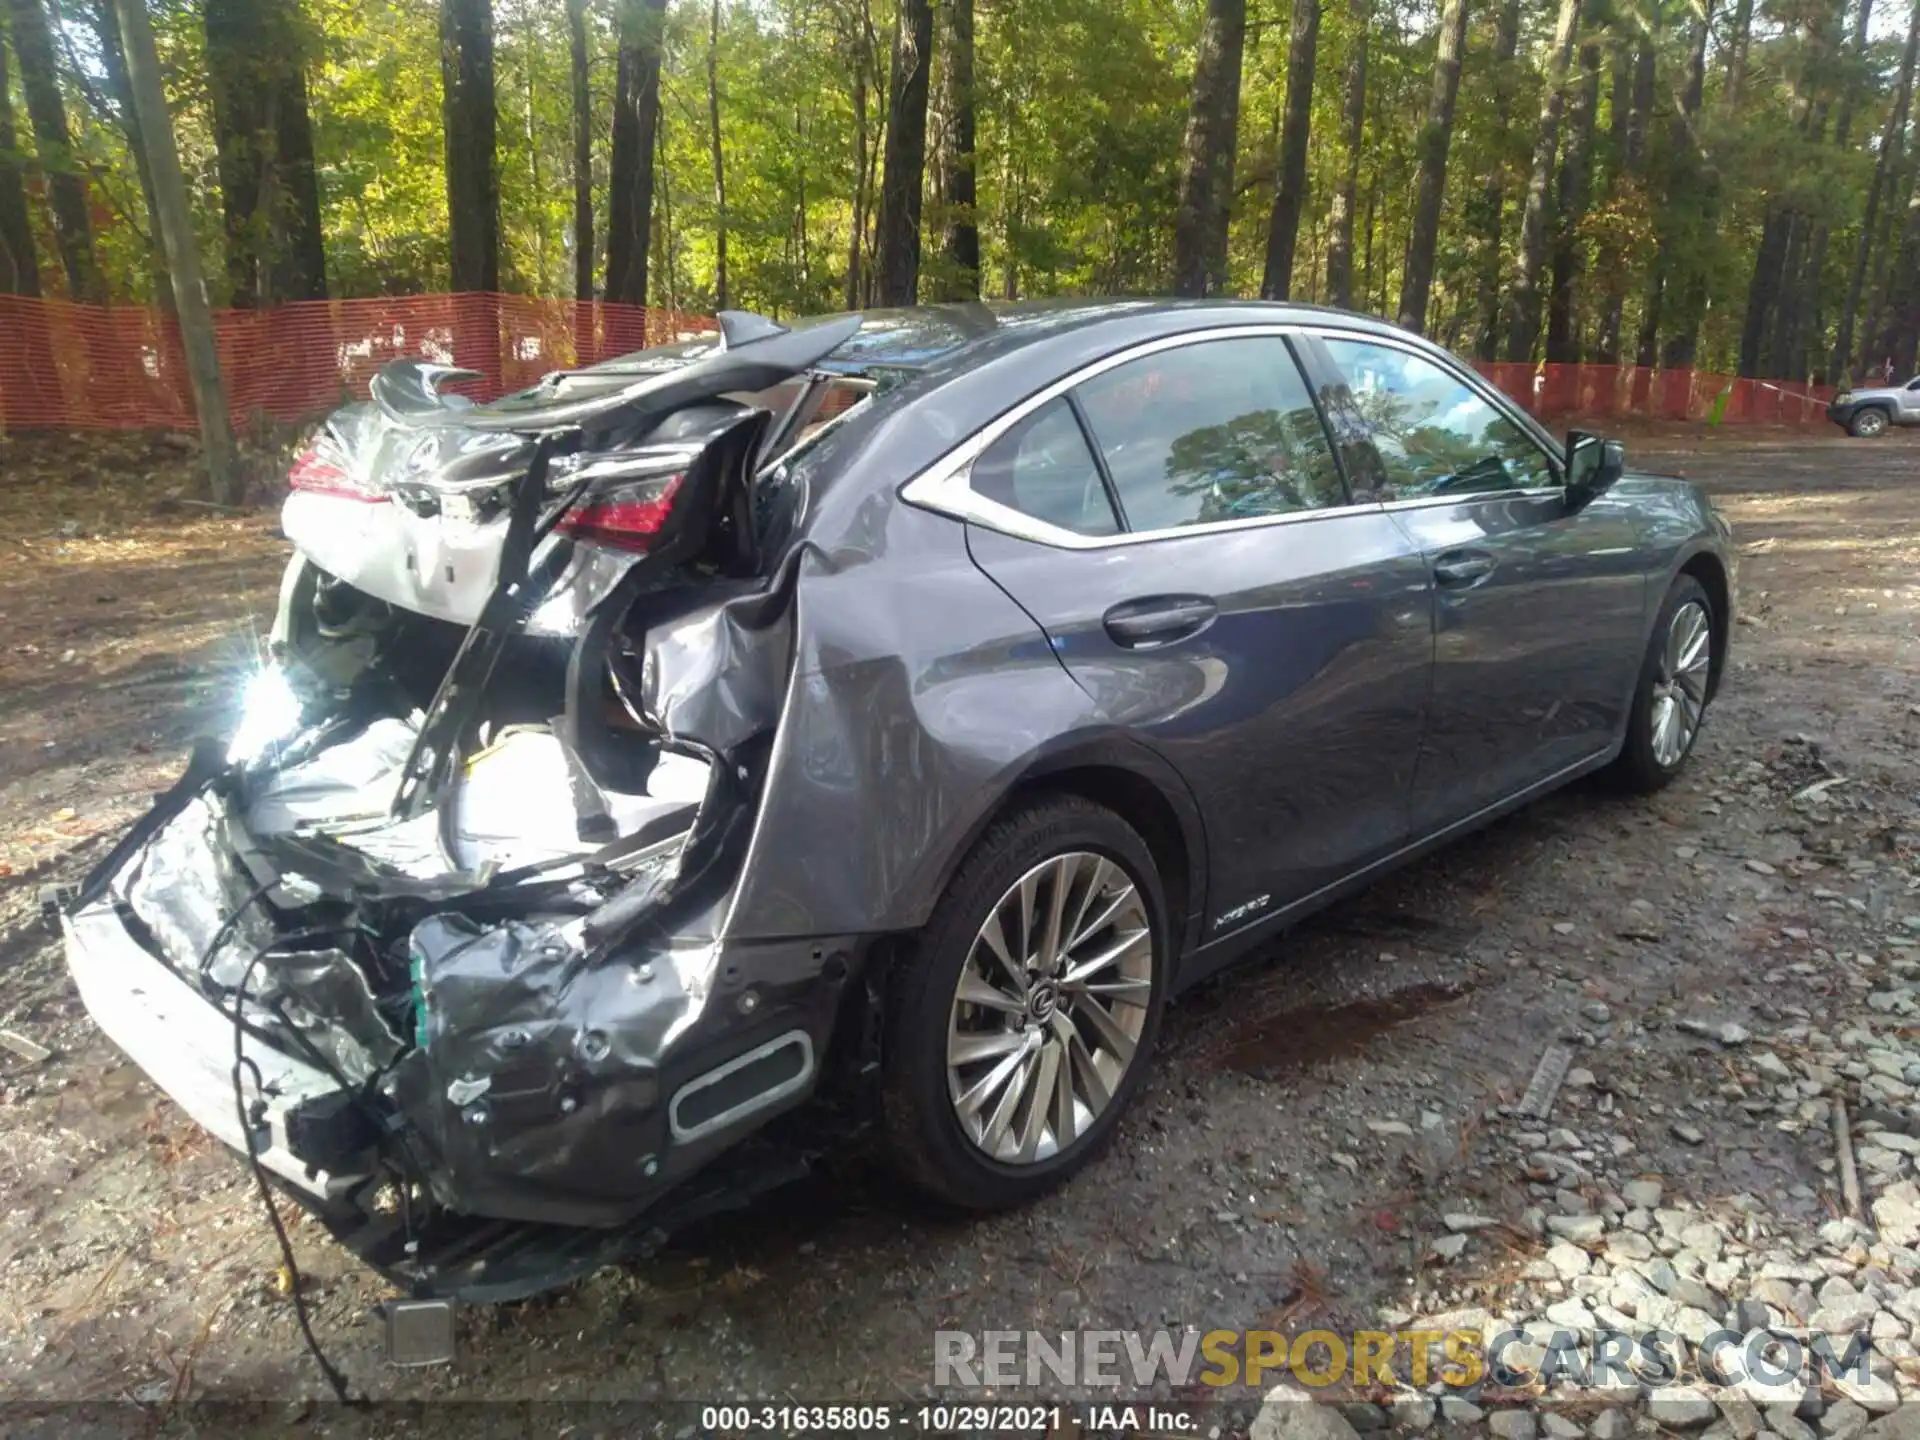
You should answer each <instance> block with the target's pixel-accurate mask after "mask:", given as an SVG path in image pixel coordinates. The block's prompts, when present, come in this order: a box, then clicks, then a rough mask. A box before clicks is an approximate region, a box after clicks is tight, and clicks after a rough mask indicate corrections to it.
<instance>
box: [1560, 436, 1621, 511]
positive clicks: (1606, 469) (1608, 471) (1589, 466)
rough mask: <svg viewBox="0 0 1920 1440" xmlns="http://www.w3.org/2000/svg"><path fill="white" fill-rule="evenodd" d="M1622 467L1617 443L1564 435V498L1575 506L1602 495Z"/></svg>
mask: <svg viewBox="0 0 1920 1440" xmlns="http://www.w3.org/2000/svg"><path fill="white" fill-rule="evenodd" d="M1626 468H1627V452H1626V450H1625V449H1624V448H1623V447H1622V446H1621V444H1620V442H1619V441H1618V440H1603V439H1601V438H1600V437H1599V436H1598V435H1589V434H1587V433H1586V432H1585V431H1584V430H1570V431H1568V432H1567V498H1568V499H1569V500H1571V501H1572V502H1573V503H1574V504H1575V505H1576V506H1579V505H1585V504H1587V503H1588V502H1589V501H1591V500H1593V499H1595V498H1596V497H1598V496H1600V495H1602V494H1604V493H1606V490H1607V488H1608V487H1609V486H1610V485H1612V484H1613V482H1614V481H1616V480H1618V479H1619V478H1620V476H1621V474H1622V473H1623V472H1624V471H1625V470H1626Z"/></svg>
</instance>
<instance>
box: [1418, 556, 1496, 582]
mask: <svg viewBox="0 0 1920 1440" xmlns="http://www.w3.org/2000/svg"><path fill="white" fill-rule="evenodd" d="M1492 573H1493V557H1492V556H1491V555H1489V554H1487V553H1486V551H1484V550H1452V551H1449V552H1448V553H1447V554H1445V555H1442V556H1441V557H1440V558H1439V559H1437V560H1435V561H1434V562H1433V578H1434V579H1435V580H1436V581H1437V582H1438V583H1440V584H1442V585H1446V586H1449V587H1453V588H1464V587H1465V586H1468V585H1478V584H1479V583H1480V582H1481V581H1482V580H1484V579H1486V578H1487V576H1489V575H1491V574H1492Z"/></svg>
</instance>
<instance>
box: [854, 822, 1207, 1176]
mask: <svg viewBox="0 0 1920 1440" xmlns="http://www.w3.org/2000/svg"><path fill="white" fill-rule="evenodd" d="M1171 934H1172V931H1171V927H1170V926H1169V923H1168V919H1167V910H1166V901H1165V898H1164V895H1163V892H1162V889H1161V885H1160V879H1159V876H1158V874H1157V873H1156V871H1155V868H1154V864H1153V857H1152V855H1151V854H1150V853H1149V851H1148V850H1147V847H1146V845H1145V843H1144V842H1143V841H1142V840H1141V839H1140V837H1139V835H1138V834H1137V833H1135V831H1134V830H1133V829H1132V828H1131V827H1130V826H1129V825H1127V824H1126V822H1125V821H1123V820H1121V819H1120V817H1119V816H1117V815H1115V814H1114V813H1113V812H1112V811H1110V810H1106V809H1104V808H1102V807H1101V806H1098V805H1095V804H1093V803H1092V802H1091V801H1088V800H1084V799H1081V798H1080V797H1078V796H1057V797H1053V798H1049V799H1045V800H1041V801H1037V802H1034V803H1032V804H1029V805H1025V806H1023V807H1021V808H1020V809H1018V810H1016V811H1014V812H1013V813H1011V814H1010V815H1008V816H1007V817H1006V818H1004V819H1002V820H1000V821H998V822H997V823H995V824H994V825H993V826H992V828H990V829H989V830H988V831H987V833H986V834H985V835H984V836H982V837H981V839H980V841H979V843H978V844H977V845H975V847H974V849H973V851H972V852H971V853H970V854H969V855H968V857H967V859H966V860H965V861H964V862H963V863H962V865H961V866H960V869H959V870H958V872H957V873H956V874H955V875H954V877H953V880H952V882H951V883H950V884H949V885H948V887H947V891H946V894H945V895H944V896H943V897H942V898H941V900H940V903H939V904H938V906H936V907H935V909H934V913H933V916H932V918H931V919H930V920H929V921H928V923H927V926H926V928H925V929H924V930H923V931H922V932H921V933H920V935H919V937H918V939H917V940H916V941H915V943H914V946H913V948H912V950H911V951H910V952H909V953H907V954H904V955H902V956H901V957H900V959H899V961H898V963H897V965H896V968H895V971H894V973H893V975H892V978H891V983H890V985H889V990H888V996H887V1016H886V1032H885V1041H884V1046H885V1049H884V1068H883V1082H882V1088H883V1098H884V1115H885V1123H886V1131H887V1139H888V1142H889V1148H890V1149H891V1151H892V1153H893V1157H894V1160H895V1163H896V1164H897V1165H898V1167H899V1169H900V1170H901V1172H902V1174H903V1175H904V1176H905V1177H906V1178H907V1179H908V1180H909V1181H910V1182H911V1183H913V1184H914V1185H916V1186H917V1187H918V1188H920V1189H921V1190H923V1191H925V1192H927V1193H928V1194H930V1195H932V1196H934V1197H935V1198H937V1199H940V1200H943V1201H945V1202H948V1203H950V1204H954V1205H959V1206H963V1207H966V1208H969V1209H983V1210H991V1209H1002V1208H1005V1207H1007V1206H1011V1205H1017V1204H1020V1203H1022V1202H1023V1201H1026V1200H1029V1199H1031V1198H1033V1197H1034V1196H1036V1195H1039V1194H1041V1193H1042V1192H1044V1191H1046V1190H1048V1189H1051V1188H1052V1187H1053V1186H1055V1185H1057V1184H1059V1183H1060V1182H1061V1181H1063V1180H1065V1179H1066V1178H1067V1177H1068V1176H1069V1175H1071V1174H1073V1173H1074V1172H1076V1171H1078V1170H1079V1169H1081V1168H1082V1167H1083V1166H1084V1165H1086V1164H1087V1162H1088V1161H1090V1160H1091V1159H1092V1158H1093V1157H1094V1156H1095V1155H1097V1154H1098V1153H1099V1151H1100V1150H1101V1149H1102V1148H1103V1147H1104V1146H1105V1145H1106V1143H1107V1142H1108V1141H1109V1140H1111V1139H1112V1137H1113V1132H1114V1129H1115V1127H1116V1126H1117V1124H1118V1122H1119V1119H1120V1115H1121V1113H1122V1112H1123V1111H1124V1110H1125V1109H1126V1108H1127V1105H1128V1103H1129V1102H1130V1101H1131V1100H1132V1098H1133V1096H1134V1093H1135V1092H1136V1091H1137V1090H1138V1089H1139V1086H1140V1082H1141V1079H1142V1076H1143V1075H1144V1074H1145V1071H1146V1069H1147V1064H1148V1057H1149V1055H1150V1054H1151V1052H1152V1050H1153V1044H1154V1040H1155V1039H1156V1037H1157V1036H1158V1034H1159V1029H1160V1019H1161V1015H1162V1014H1163V1012H1164V1010H1165V1007H1166V996H1167V990H1168V981H1169V979H1170V977H1171V952H1172V946H1171V939H1170V937H1171Z"/></svg>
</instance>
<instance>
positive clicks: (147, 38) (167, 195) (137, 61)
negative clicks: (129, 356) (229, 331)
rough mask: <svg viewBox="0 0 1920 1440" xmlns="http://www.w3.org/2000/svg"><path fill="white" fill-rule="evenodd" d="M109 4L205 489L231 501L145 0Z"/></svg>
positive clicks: (209, 337) (197, 279)
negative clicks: (181, 348)
mask: <svg viewBox="0 0 1920 1440" xmlns="http://www.w3.org/2000/svg"><path fill="white" fill-rule="evenodd" d="M114 8H115V11H116V13H117V14H118V15H119V17H120V36H121V42H122V44H123V46H124V48H125V51H126V57H127V78H128V82H129V86H130V88H131V90H132V93H133V102H134V109H135V112H136V113H137V114H138V116H139V119H140V132H141V134H142V136H143V137H144V138H145V140H146V142H147V161H148V166H149V168H150V169H151V171H152V173H153V190H154V200H155V203H156V204H157V206H158V209H157V211H156V213H155V219H156V221H157V223H158V225H159V227H160V237H161V243H162V244H163V245H165V246H166V251H167V270H168V272H169V273H170V274H171V275H172V277H173V293H174V301H175V304H176V306H177V308H178V310H179V316H180V320H179V323H180V334H181V339H182V340H183V342H184V344H185V347H186V352H187V364H188V371H189V374H190V375H191V377H192V380H193V402H194V408H195V410H196V411H198V412H199V416H200V445H201V452H202V453H203V454H204V455H205V456H206V457H207V478H208V481H209V494H210V495H211V497H212V499H213V501H214V503H215V504H218V505H235V504H238V503H239V502H240V500H241V498H242V496H241V477H240V464H239V453H238V451H237V450H236V448H235V446H234V442H233V428H232V425H231V423H230V421H229V419H228V415H227V396H226V388H225V386H224V385H222V383H221V380H220V352H219V349H218V348H217V346H216V345H215V343H214V335H213V317H212V315H211V314H210V313H209V312H208V308H207V287H206V281H205V279H204V277H202V275H201V273H200V255H199V252H198V251H197V250H196V249H195V248H194V237H193V217H192V214H191V213H190V212H189V210H188V209H187V183H186V180H185V178H184V177H183V176H182V175H181V173H180V153H179V151H178V150H177V149H175V148H174V139H173V121H172V120H171V118H170V117H169V116H168V114H167V97H166V95H165V93H164V92H163V91H162V90H161V88H160V59H159V56H158V55H156V54H155V53H154V43H153V27H152V24H151V22H150V21H149V20H148V19H147V9H146V3H145V0H114Z"/></svg>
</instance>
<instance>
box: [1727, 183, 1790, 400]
mask: <svg viewBox="0 0 1920 1440" xmlns="http://www.w3.org/2000/svg"><path fill="white" fill-rule="evenodd" d="M1792 228H1793V217H1792V216H1791V215H1790V214H1788V213H1787V211H1785V210H1784V209H1781V208H1780V207H1778V206H1773V207H1770V208H1769V209H1768V211H1767V218H1766V223H1765V224H1764V225H1763V226H1762V227H1761V230H1760V250H1759V253H1758V254H1756V255H1755V256H1754V260H1753V277H1752V278H1751V279H1750V280H1748V282H1747V313H1746V319H1745V320H1744V321H1743V322H1742V323H1741V326H1740V373H1741V374H1742V375H1759V374H1761V373H1762V370H1763V366H1764V364H1765V361H1766V355H1765V347H1766V343H1767V338H1768V337H1767V319H1768V317H1769V316H1770V315H1771V314H1772V313H1773V307H1774V305H1775V303H1776V302H1777V301H1778V300H1779V298H1780V277H1781V274H1782V272H1783V270H1784V268H1785V266H1786V261H1787V236H1788V232H1789V231H1790V230H1791V229H1792Z"/></svg>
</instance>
